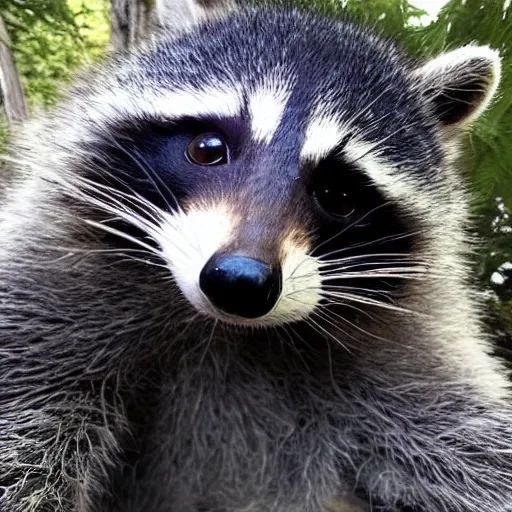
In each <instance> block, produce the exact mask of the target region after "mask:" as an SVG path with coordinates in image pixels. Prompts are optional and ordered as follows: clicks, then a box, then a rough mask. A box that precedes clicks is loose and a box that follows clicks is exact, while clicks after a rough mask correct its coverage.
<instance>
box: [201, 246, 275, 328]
mask: <svg viewBox="0 0 512 512" xmlns="http://www.w3.org/2000/svg"><path fill="white" fill-rule="evenodd" d="M199 286H200V287H201V290H202V291H203V293H204V294H205V295H206V296H207V297H208V299H209V300H210V302H211V303H212V304H213V305H214V306H216V307H217V308H219V309H221V310H222V311H225V312H226V313H230V314H231V315H236V316H240V317H243V318H258V317H260V316H263V315H265V314H267V313H268V312H269V311H271V310H272V308H273V307H274V306H275V304H276V302H277V299H278V298H279V294H280V293H281V271H280V270H279V268H276V267H272V266H270V265H267V264H266V263H264V262H263V261H259V260H255V259H253V258H247V257H245V256H232V255H229V254H218V255H217V254H215V255H213V256H212V257H211V258H210V259H209V260H208V262H207V263H206V265H205V266H204V268H203V270H202V271H201V275H200V276H199Z"/></svg>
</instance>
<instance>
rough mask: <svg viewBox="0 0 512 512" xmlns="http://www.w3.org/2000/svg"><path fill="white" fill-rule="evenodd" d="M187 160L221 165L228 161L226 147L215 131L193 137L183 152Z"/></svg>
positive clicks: (202, 163)
mask: <svg viewBox="0 0 512 512" xmlns="http://www.w3.org/2000/svg"><path fill="white" fill-rule="evenodd" d="M185 154H186V156H187V158H188V160H189V161H190V162H192V163H193V164H197V165H221V164H225V163H227V162H228V159H229V156H228V147H227V145H226V143H225V142H224V140H223V139H222V138H221V137H220V136H219V135H217V134H216V133H203V134H201V135H198V136H197V137H194V139H192V141H191V142H190V144H189V145H188V146H187V150H186V152H185Z"/></svg>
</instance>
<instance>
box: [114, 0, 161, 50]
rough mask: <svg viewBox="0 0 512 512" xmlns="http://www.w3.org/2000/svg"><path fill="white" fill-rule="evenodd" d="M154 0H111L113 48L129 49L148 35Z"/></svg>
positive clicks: (154, 7)
mask: <svg viewBox="0 0 512 512" xmlns="http://www.w3.org/2000/svg"><path fill="white" fill-rule="evenodd" d="M154 9H156V6H155V0H112V9H111V14H110V23H111V29H112V31H111V32H112V33H111V44H112V47H113V49H114V50H122V51H130V50H132V49H133V48H134V47H135V46H136V45H137V44H138V43H139V42H140V41H142V40H143V39H144V38H145V37H147V36H148V33H149V31H150V27H151V23H152V14H153V10H154Z"/></svg>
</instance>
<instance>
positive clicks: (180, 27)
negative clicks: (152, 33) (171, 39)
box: [155, 0, 236, 33]
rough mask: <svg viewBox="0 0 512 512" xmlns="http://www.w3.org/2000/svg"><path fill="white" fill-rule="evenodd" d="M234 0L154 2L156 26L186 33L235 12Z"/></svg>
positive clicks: (162, 0)
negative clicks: (201, 24)
mask: <svg viewBox="0 0 512 512" xmlns="http://www.w3.org/2000/svg"><path fill="white" fill-rule="evenodd" d="M235 8H236V3H235V1H234V0H156V9H155V11H156V14H157V17H158V20H157V25H159V26H160V28H162V29H164V30H166V31H168V32H171V33H176V32H178V33H179V32H182V31H184V30H185V31H186V30H187V29H190V28H192V27H194V26H195V25H198V24H200V23H202V22H204V21H207V20H209V19H218V18H222V17H223V16H225V15H227V14H229V13H230V12H231V11H233V10H235Z"/></svg>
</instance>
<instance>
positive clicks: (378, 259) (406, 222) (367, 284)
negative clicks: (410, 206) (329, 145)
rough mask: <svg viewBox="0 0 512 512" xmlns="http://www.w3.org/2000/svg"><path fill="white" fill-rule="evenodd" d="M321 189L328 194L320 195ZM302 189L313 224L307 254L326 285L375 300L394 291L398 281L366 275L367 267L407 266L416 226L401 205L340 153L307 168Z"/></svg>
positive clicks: (400, 283) (401, 281)
mask: <svg viewBox="0 0 512 512" xmlns="http://www.w3.org/2000/svg"><path fill="white" fill-rule="evenodd" d="M324 190H331V191H332V192H331V193H330V195H327V194H325V195H324V196H323V197H322V196H321V194H322V191H324ZM308 193H309V195H310V197H311V201H312V203H313V211H314V216H315V225H316V237H315V242H316V243H315V249H314V251H313V255H314V256H316V257H318V258H320V259H321V260H322V261H323V262H325V267H324V271H325V273H326V274H325V278H326V280H325V286H326V288H327V289H332V290H333V291H334V290H337V291H343V292H350V293H358V294H359V295H363V296H366V297H373V298H376V299H377V298H378V299H379V300H382V299H383V297H388V294H391V293H392V292H393V293H396V292H397V291H399V290H400V288H401V285H402V284H403V283H404V280H403V279H400V278H398V277H369V275H370V274H369V271H373V270H376V269H382V270H385V269H393V268H396V267H407V266H409V265H410V261H411V258H410V256H411V254H412V253H413V248H414V244H415V242H416V238H415V232H416V230H417V226H416V225H415V221H414V220H413V219H412V218H411V217H410V216H409V215H408V214H407V213H406V212H405V211H404V210H403V208H400V205H398V204H396V203H395V202H394V201H392V200H390V199H388V198H386V197H385V196H384V195H383V194H382V193H381V192H380V191H379V189H378V187H377V186H376V185H375V184H374V183H373V182H372V181H371V180H370V179H369V178H368V177H367V176H366V175H365V174H364V173H363V172H362V171H361V170H360V169H359V168H358V166H357V163H355V164H350V163H348V162H347V161H345V160H344V159H343V157H342V156H335V155H332V156H329V157H328V158H326V159H325V160H324V161H323V162H321V163H320V164H319V165H318V166H317V167H316V168H315V169H313V170H312V171H311V172H310V179H309V183H308ZM338 213H341V214H340V215H337V214H338ZM348 273H360V274H362V275H364V276H365V277H362V276H353V277H352V276H348ZM389 273H392V272H391V271H390V272H389ZM338 274H341V275H343V277H340V276H339V275H338ZM329 275H331V276H332V278H331V279H330V278H329ZM340 287H344V288H340ZM356 289H357V290H358V291H356ZM389 297H390V295H389ZM356 306H357V304H356Z"/></svg>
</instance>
